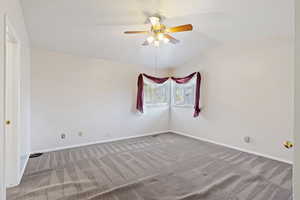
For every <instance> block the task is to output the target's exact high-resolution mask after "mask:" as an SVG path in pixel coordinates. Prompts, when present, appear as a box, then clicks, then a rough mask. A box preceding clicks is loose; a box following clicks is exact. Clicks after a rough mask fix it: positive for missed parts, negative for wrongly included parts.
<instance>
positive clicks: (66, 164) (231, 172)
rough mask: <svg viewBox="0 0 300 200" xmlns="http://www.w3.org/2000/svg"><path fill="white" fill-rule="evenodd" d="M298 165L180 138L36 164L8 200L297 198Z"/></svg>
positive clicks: (98, 148) (107, 147)
mask: <svg viewBox="0 0 300 200" xmlns="http://www.w3.org/2000/svg"><path fill="white" fill-rule="evenodd" d="M291 196H292V166H291V165H289V164H285V163H281V162H278V161H274V160H270V159H266V158H263V157H258V156H255V155H251V154H247V153H243V152H239V151H236V150H232V149H229V148H225V147H222V146H218V145H215V144H210V143H206V142H201V141H197V140H194V139H190V138H187V137H183V136H179V135H176V134H171V133H168V134H160V135H157V136H156V137H153V136H149V137H142V138H137V139H129V140H123V141H119V142H112V143H105V144H98V145H91V146H86V147H81V148H74V149H68V150H64V151H56V152H51V153H46V154H44V155H43V156H41V157H38V158H32V159H30V161H29V163H28V166H27V168H26V171H25V175H24V177H23V179H22V182H21V184H20V185H19V186H18V187H15V188H12V189H9V190H8V200H15V199H20V200H46V199H47V200H66V199H68V200H79V199H91V200H96V199H101V200H102V199H103V200H104V199H105V200H202V199H206V200H291V199H292V197H291Z"/></svg>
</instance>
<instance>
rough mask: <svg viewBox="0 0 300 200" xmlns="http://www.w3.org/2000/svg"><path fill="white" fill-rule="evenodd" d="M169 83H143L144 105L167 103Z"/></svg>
mask: <svg viewBox="0 0 300 200" xmlns="http://www.w3.org/2000/svg"><path fill="white" fill-rule="evenodd" d="M169 87H170V86H169V84H163V85H159V84H148V83H145V84H144V98H145V104H146V105H159V104H167V103H168V95H169Z"/></svg>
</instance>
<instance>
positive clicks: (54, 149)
mask: <svg viewBox="0 0 300 200" xmlns="http://www.w3.org/2000/svg"><path fill="white" fill-rule="evenodd" d="M167 132H168V130H166V131H157V132H152V133H144V134H141V135H134V136H129V137H121V138H114V139H108V140H100V141H95V142H87V143H82V144H75V145H69V146H64V147H56V148H51V149H41V150H39V151H33V152H31V153H32V154H34V153H47V152H52V151H60V150H65V149H71V148H76V147H83V146H88V145H93V144H102V143H107V142H115V141H119V140H126V139H133V138H139V137H145V136H151V135H157V134H162V133H167Z"/></svg>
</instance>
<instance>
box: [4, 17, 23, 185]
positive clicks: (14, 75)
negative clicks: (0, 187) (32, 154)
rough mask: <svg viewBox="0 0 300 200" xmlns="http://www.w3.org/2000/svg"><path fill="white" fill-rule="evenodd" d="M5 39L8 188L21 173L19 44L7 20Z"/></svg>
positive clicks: (6, 165) (16, 180) (15, 182)
mask: <svg viewBox="0 0 300 200" xmlns="http://www.w3.org/2000/svg"><path fill="white" fill-rule="evenodd" d="M6 22H7V23H6V37H5V38H6V39H5V133H6V134H5V141H6V160H5V167H6V172H5V175H6V186H8V187H11V186H15V185H17V184H18V179H19V173H20V169H19V168H20V163H19V162H20V159H19V155H20V141H19V138H20V137H19V134H20V127H19V124H20V68H19V63H18V60H19V43H18V40H17V38H16V36H15V33H14V31H13V29H12V27H11V25H10V24H9V23H8V21H7V19H6Z"/></svg>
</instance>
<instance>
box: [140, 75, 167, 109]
mask: <svg viewBox="0 0 300 200" xmlns="http://www.w3.org/2000/svg"><path fill="white" fill-rule="evenodd" d="M143 84H144V85H145V84H149V85H153V86H154V87H155V86H157V87H162V86H166V87H167V92H166V98H167V101H166V103H154V104H149V103H146V100H145V96H146V94H145V90H144V108H146V109H147V108H155V107H169V106H170V92H171V85H170V80H167V81H166V82H164V83H162V84H157V83H155V82H153V81H151V80H150V79H147V78H146V77H144V83H143Z"/></svg>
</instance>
